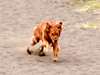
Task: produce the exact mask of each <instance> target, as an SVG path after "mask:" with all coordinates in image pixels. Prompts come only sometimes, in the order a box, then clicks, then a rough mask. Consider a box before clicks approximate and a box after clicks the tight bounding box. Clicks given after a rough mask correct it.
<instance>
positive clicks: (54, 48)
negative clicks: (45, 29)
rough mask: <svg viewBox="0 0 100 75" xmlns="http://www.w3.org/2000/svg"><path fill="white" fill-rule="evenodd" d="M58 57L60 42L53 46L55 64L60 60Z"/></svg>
mask: <svg viewBox="0 0 100 75" xmlns="http://www.w3.org/2000/svg"><path fill="white" fill-rule="evenodd" d="M58 56H59V46H58V42H55V43H54V44H53V61H54V62H56V61H57V60H58Z"/></svg>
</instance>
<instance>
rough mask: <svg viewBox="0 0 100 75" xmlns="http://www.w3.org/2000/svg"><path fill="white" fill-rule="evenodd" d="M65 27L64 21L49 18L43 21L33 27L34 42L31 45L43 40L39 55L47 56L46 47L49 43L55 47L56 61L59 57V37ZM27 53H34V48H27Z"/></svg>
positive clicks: (54, 55) (54, 56) (54, 58)
mask: <svg viewBox="0 0 100 75" xmlns="http://www.w3.org/2000/svg"><path fill="white" fill-rule="evenodd" d="M62 29H63V22H62V21H55V20H48V21H42V22H40V23H39V24H37V25H36V26H35V27H34V28H33V35H32V43H31V45H30V46H32V47H33V46H34V45H36V44H37V43H38V42H41V50H40V51H39V54H38V55H39V56H45V52H44V49H45V48H46V47H48V45H49V46H50V47H51V48H52V49H53V61H54V62H56V61H57V60H58V57H59V50H60V48H59V44H58V41H59V37H60V35H61V32H62ZM27 53H28V54H30V55H31V54H32V50H30V48H29V47H28V48H27Z"/></svg>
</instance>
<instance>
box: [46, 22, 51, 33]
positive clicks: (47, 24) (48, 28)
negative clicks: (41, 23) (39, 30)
mask: <svg viewBox="0 0 100 75" xmlns="http://www.w3.org/2000/svg"><path fill="white" fill-rule="evenodd" d="M50 28H51V25H50V24H49V23H48V22H47V23H46V31H47V32H48V31H49V30H50Z"/></svg>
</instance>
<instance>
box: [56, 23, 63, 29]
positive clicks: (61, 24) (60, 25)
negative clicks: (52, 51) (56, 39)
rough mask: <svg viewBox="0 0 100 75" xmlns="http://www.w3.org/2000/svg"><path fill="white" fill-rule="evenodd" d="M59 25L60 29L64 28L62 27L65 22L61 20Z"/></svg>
mask: <svg viewBox="0 0 100 75" xmlns="http://www.w3.org/2000/svg"><path fill="white" fill-rule="evenodd" d="M57 27H58V29H62V28H63V22H61V21H60V22H59V23H58V25H57Z"/></svg>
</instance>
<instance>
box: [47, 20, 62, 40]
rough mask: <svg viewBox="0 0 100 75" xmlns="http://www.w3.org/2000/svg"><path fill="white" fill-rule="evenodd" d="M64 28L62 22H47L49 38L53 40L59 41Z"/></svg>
mask: <svg viewBox="0 0 100 75" xmlns="http://www.w3.org/2000/svg"><path fill="white" fill-rule="evenodd" d="M62 28H63V23H62V22H55V23H51V24H50V23H48V22H47V25H46V31H47V34H48V35H49V38H50V39H51V40H52V41H57V40H58V38H59V37H60V34H61V31H62Z"/></svg>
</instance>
